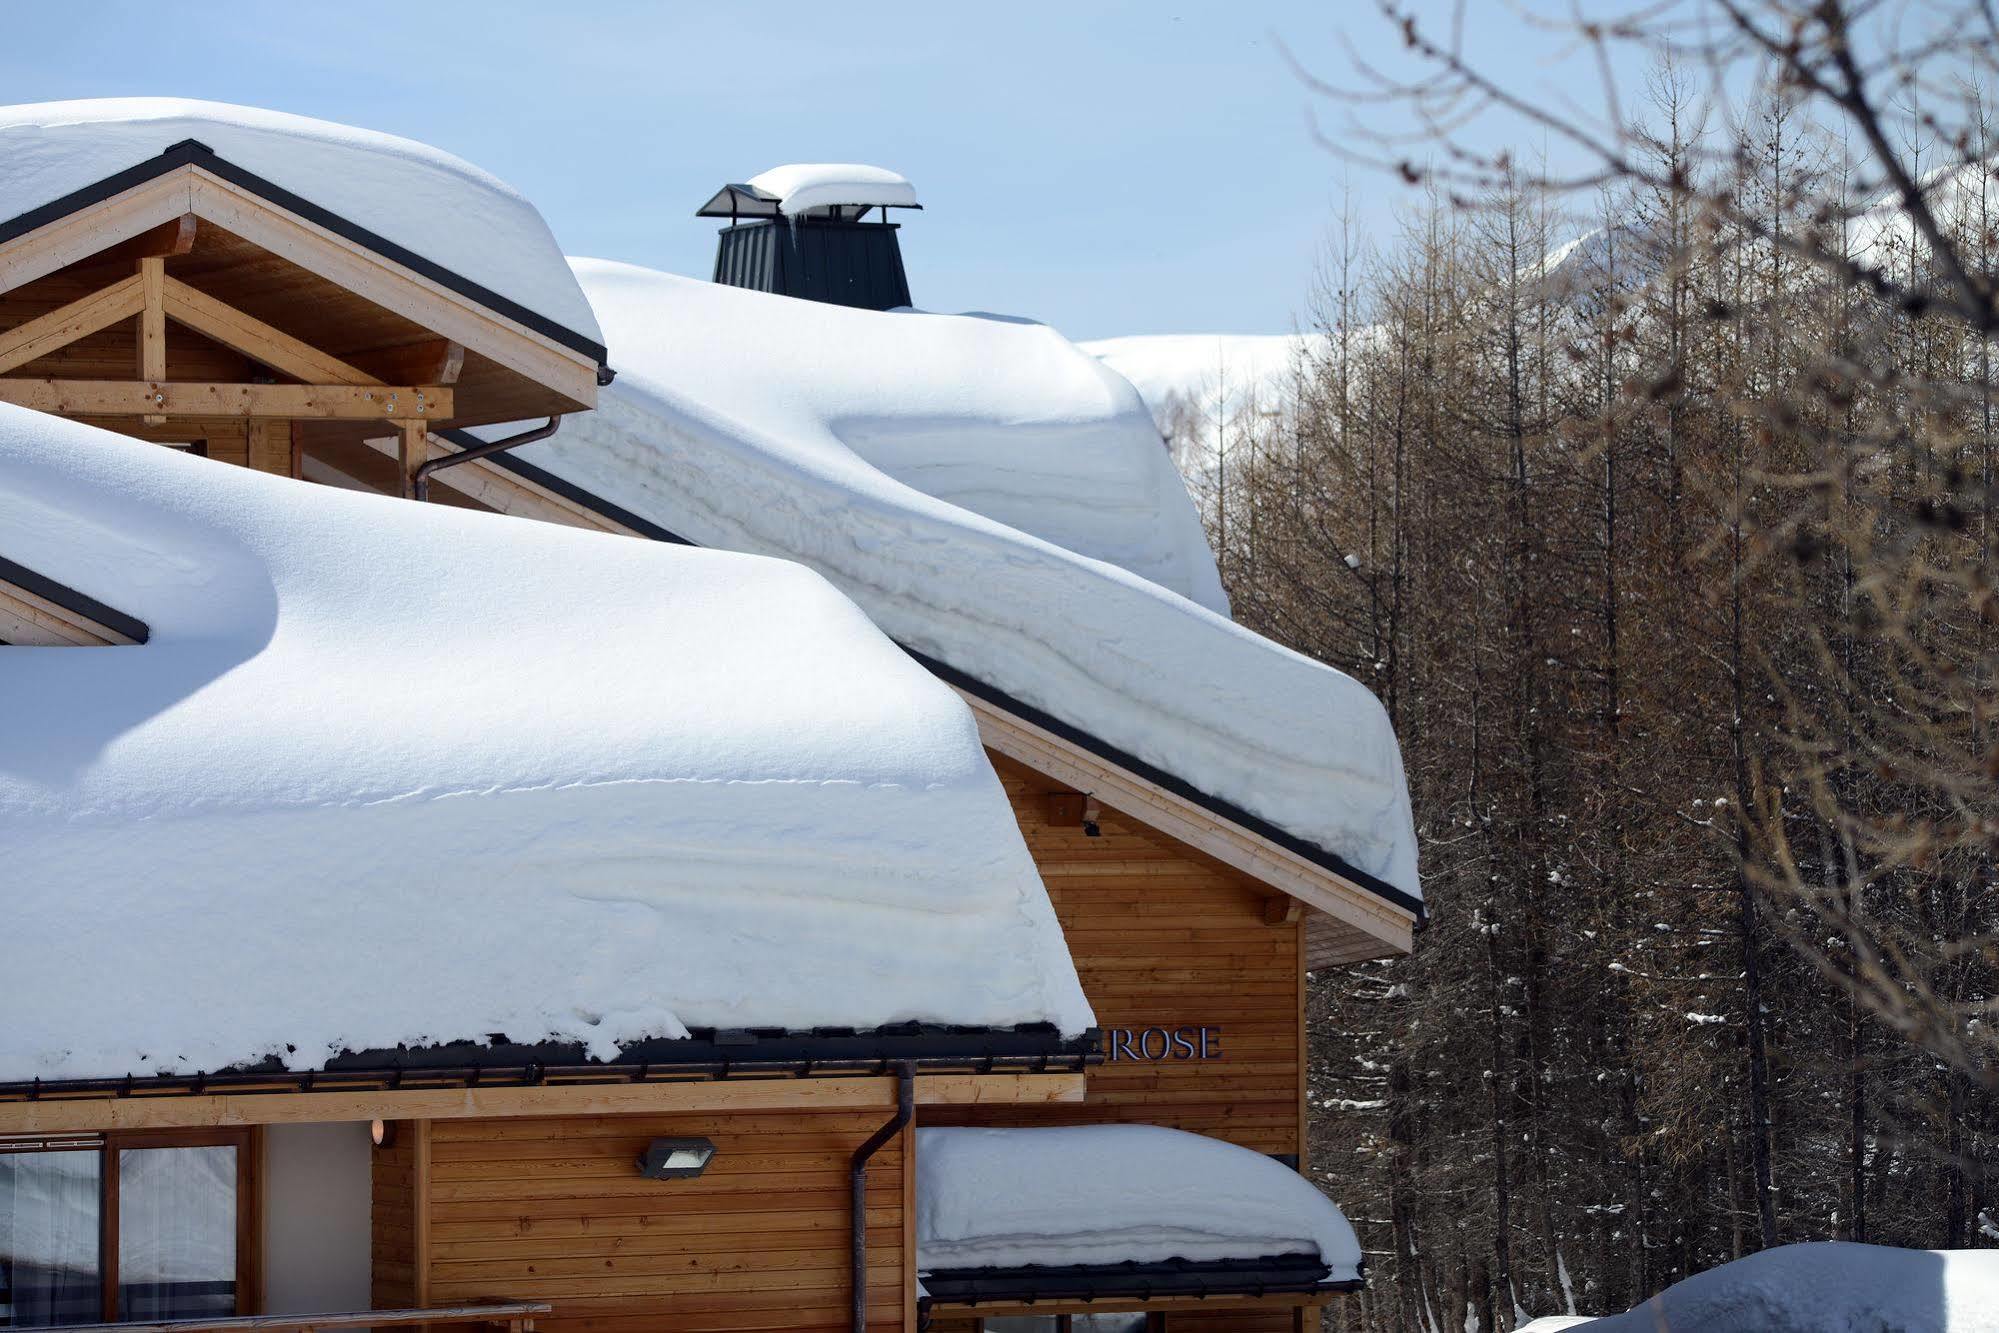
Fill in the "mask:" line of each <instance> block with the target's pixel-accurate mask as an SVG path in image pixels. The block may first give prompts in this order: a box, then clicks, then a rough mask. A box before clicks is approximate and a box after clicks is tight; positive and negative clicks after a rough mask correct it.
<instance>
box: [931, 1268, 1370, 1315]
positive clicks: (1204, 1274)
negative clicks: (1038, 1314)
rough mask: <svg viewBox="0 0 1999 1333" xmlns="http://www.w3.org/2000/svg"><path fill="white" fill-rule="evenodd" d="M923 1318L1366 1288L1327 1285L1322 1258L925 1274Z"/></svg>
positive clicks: (1324, 1294)
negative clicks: (999, 1308) (1010, 1309)
mask: <svg viewBox="0 0 1999 1333" xmlns="http://www.w3.org/2000/svg"><path fill="white" fill-rule="evenodd" d="M921 1271H922V1278H923V1287H924V1290H925V1291H927V1292H928V1293H929V1295H928V1297H926V1298H925V1299H924V1301H923V1302H922V1303H921V1304H922V1307H923V1308H924V1309H925V1310H926V1311H939V1312H942V1311H951V1312H967V1313H969V1312H972V1311H977V1312H979V1313H982V1314H987V1315H990V1314H992V1313H994V1309H993V1307H996V1306H1003V1307H1014V1306H1019V1307H1024V1308H1028V1309H1031V1310H1037V1311H1038V1310H1042V1309H1045V1308H1046V1307H1047V1306H1049V1305H1069V1304H1075V1305H1083V1306H1089V1305H1094V1306H1097V1307H1099V1308H1102V1307H1105V1306H1115V1305H1121V1304H1135V1305H1147V1304H1151V1303H1153V1302H1162V1301H1165V1302H1171V1301H1175V1300H1184V1299H1193V1300H1198V1301H1208V1300H1215V1299H1217V1298H1224V1297H1231V1296H1237V1297H1251V1298H1255V1299H1262V1298H1265V1297H1270V1296H1280V1295H1289V1296H1313V1297H1323V1298H1330V1297H1332V1296H1333V1295H1334V1294H1336V1293H1338V1292H1342V1291H1358V1290H1360V1289H1361V1288H1362V1287H1363V1286H1365V1285H1366V1284H1365V1283H1364V1282H1362V1281H1358V1280H1356V1281H1352V1282H1327V1281H1326V1278H1327V1276H1328V1275H1329V1274H1330V1273H1331V1271H1332V1270H1331V1269H1330V1268H1329V1267H1327V1265H1326V1264H1325V1263H1324V1262H1323V1261H1322V1260H1321V1259H1320V1258H1319V1256H1318V1255H1317V1254H1272V1255H1264V1256H1262V1257H1259V1258H1245V1259H1213V1260H1205V1261H1194V1260H1188V1259H1170V1260H1165V1261H1163V1262H1157V1263H1123V1264H1090V1265H1077V1266H1065V1267H1054V1266H1043V1265H1038V1264H1033V1265H1027V1266H1024V1267H1020V1268H948V1269H923V1270H921Z"/></svg>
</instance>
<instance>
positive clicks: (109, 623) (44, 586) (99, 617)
mask: <svg viewBox="0 0 1999 1333" xmlns="http://www.w3.org/2000/svg"><path fill="white" fill-rule="evenodd" d="M0 583H11V584H13V585H14V586H15V587H17V588H20V589H22V590H23V591H25V592H31V593H33V594H34V595H35V596H37V597H39V598H41V599H42V600H43V601H45V602H54V603H55V604H56V605H57V606H59V607H61V608H62V609H63V610H65V611H74V612H75V613H76V614H77V615H80V616H82V617H84V618H85V619H87V620H94V621H96V622H97V623H98V624H100V625H102V626H104V627H105V628H106V629H113V630H117V631H118V632H119V633H120V634H122V635H124V636H125V637H126V638H128V639H130V640H131V641H132V642H134V643H144V642H145V641H146V640H147V639H149V638H151V637H152V634H153V632H152V630H151V629H149V628H148V627H147V625H146V622H145V621H143V620H137V619H134V618H133V617H131V616H128V615H126V614H125V613H124V612H123V611H120V610H118V609H117V608H116V607H110V606H106V605H105V604H104V603H102V602H100V601H98V600H97V599H96V598H95V597H91V596H89V595H88V594H86V593H80V592H78V591H77V590H76V589H74V588H72V587H70V586H68V585H67V584H62V583H57V582H56V581H55V580H54V579H51V578H45V577H44V576H42V575H40V574H37V573H36V572H35V571H34V570H32V569H29V568H28V567H27V566H26V565H17V564H15V563H14V562H13V561H12V560H9V559H7V558H6V557H5V556H0Z"/></svg>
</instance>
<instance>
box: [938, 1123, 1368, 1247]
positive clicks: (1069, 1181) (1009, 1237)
mask: <svg viewBox="0 0 1999 1333" xmlns="http://www.w3.org/2000/svg"><path fill="white" fill-rule="evenodd" d="M916 1138H917V1143H916V1163H917V1168H916V1248H917V1266H918V1268H919V1269H920V1270H922V1271H926V1272H928V1271H933V1270H936V1269H940V1268H1019V1267H1023V1266H1025V1265H1028V1264H1050V1265H1070V1264H1075V1265H1084V1264H1117V1263H1126V1262H1131V1263H1160V1262H1164V1261H1165V1260H1168V1259H1192V1260H1206V1259H1261V1258H1266V1257H1269V1256H1272V1255H1279V1254H1311V1253H1316V1254H1317V1255H1318V1256H1319V1258H1320V1260H1321V1261H1323V1262H1324V1263H1325V1264H1326V1265H1327V1266H1328V1267H1329V1268H1331V1269H1332V1273H1331V1274H1330V1275H1329V1277H1328V1278H1327V1281H1329V1282H1351V1281H1353V1280H1354V1279H1355V1278H1357V1277H1358V1276H1359V1275H1360V1257H1361V1256H1360V1242H1359V1241H1358V1240H1356V1239H1355V1237H1354V1231H1353V1228H1352V1227H1351V1226H1349V1225H1348V1224H1347V1219H1346V1217H1345V1215H1343V1214H1342V1213H1341V1212H1340V1210H1339V1208H1338V1207H1337V1206H1336V1205H1335V1204H1334V1203H1333V1201H1332V1200H1330V1199H1328V1198H1327V1197H1326V1196H1325V1195H1323V1194H1321V1193H1319V1191H1318V1190H1317V1189H1315V1188H1314V1187H1313V1186H1312V1183H1311V1182H1310V1181H1308V1180H1306V1179H1305V1178H1304V1177H1303V1176H1301V1175H1299V1174H1298V1173H1297V1172H1296V1171H1293V1170H1292V1169H1291V1168H1290V1167H1288V1166H1285V1165H1284V1164H1283V1163H1282V1162H1279V1161H1277V1160H1275V1159H1274V1158H1270V1157H1266V1156H1264V1155H1263V1154H1262V1153H1259V1152H1253V1151H1251V1150H1250V1149H1248V1148H1242V1147H1238V1146H1236V1145H1235V1144H1233V1143H1224V1142H1222V1141H1221V1140H1220V1139H1210V1138H1205V1137H1203V1136H1202V1135H1199V1134H1189V1133H1187V1132H1185V1131H1184V1130H1178V1129H1163V1128H1161V1127H1159V1126H1157V1125H1086V1126H1079V1127H1075V1128H1061V1129H919V1130H917V1131H916Z"/></svg>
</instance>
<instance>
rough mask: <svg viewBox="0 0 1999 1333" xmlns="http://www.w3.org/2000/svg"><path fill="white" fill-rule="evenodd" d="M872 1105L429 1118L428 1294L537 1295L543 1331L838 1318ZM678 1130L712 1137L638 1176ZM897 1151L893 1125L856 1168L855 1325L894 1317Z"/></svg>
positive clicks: (899, 1231) (747, 1325) (900, 1271)
mask: <svg viewBox="0 0 1999 1333" xmlns="http://www.w3.org/2000/svg"><path fill="white" fill-rule="evenodd" d="M888 1114H889V1112H888V1111H887V1110H886V1109H884V1110H882V1111H880V1112H875V1111H869V1112H864V1113H847V1112H838V1113H835V1112H782V1113H778V1112H770V1113H755V1114H738V1115H734V1116H730V1117H727V1118H721V1117H716V1116H712V1115H710V1116H671V1117H660V1116H608V1117H596V1118H563V1119H532V1120H527V1119H520V1120H513V1119H508V1120H457V1121H436V1122H433V1123H432V1125H431V1142H430V1154H431V1186H430V1197H429V1211H428V1221H429V1257H428V1261H427V1263H426V1264H425V1266H424V1271H425V1274H426V1275H427V1278H428V1283H427V1286H428V1292H427V1298H428V1301H429V1303H431V1304H442V1305H450V1304H456V1303H461V1302H473V1301H478V1300H488V1299H499V1300H516V1299H517V1300H546V1301H550V1302H552V1303H553V1304H554V1305H555V1314H554V1316H553V1317H551V1318H548V1319H545V1320H541V1321H538V1323H539V1326H540V1327H542V1328H544V1329H551V1330H558V1331H560V1330H583V1329H588V1330H590V1331H591V1333H625V1331H627V1330H628V1331H629V1333H638V1330H641V1329H660V1328H673V1329H681V1330H688V1331H689V1333H721V1331H722V1330H746V1329H785V1330H793V1331H795V1333H834V1331H835V1330H844V1329H846V1328H847V1326H848V1322H849V1317H850V1312H849V1299H850V1298H849V1295H848V1245H847V1229H848V1225H849V1224H848V1207H849V1195H848V1183H847V1168H848V1162H849V1160H850V1158H851V1156H852V1154H853V1151H854V1149H855V1148H856V1147H858V1146H859V1145H860V1143H861V1142H862V1140H864V1139H866V1138H867V1137H868V1135H870V1134H871V1133H873V1132H874V1131H875V1130H876V1129H878V1128H879V1127H880V1126H881V1124H882V1122H883V1121H884V1120H885V1119H887V1118H888ZM681 1135H701V1136H705V1137H708V1138H711V1139H713V1140H714V1141H715V1143H716V1148H717V1151H716V1155H715V1159H714V1161H713V1163H712V1164H711V1165H710V1166H709V1168H708V1170H707V1172H706V1173H705V1174H704V1175H702V1176H700V1177H698V1178H696V1179H691V1180H674V1181H656V1180H647V1179H645V1178H644V1177H642V1176H640V1175H639V1174H638V1171H637V1168H636V1166H635V1163H636V1161H637V1159H638V1157H639V1154H640V1153H641V1151H642V1150H643V1149H644V1148H645V1145H646V1144H647V1142H648V1141H650V1140H652V1139H654V1138H660V1137H672V1136H681ZM904 1137H905V1140H906V1138H907V1136H904ZM903 1167H904V1158H903V1145H902V1142H900V1141H899V1142H897V1143H891V1144H890V1145H889V1146H888V1147H886V1148H884V1149H883V1150H882V1151H881V1152H880V1153H879V1154H878V1155H877V1156H876V1157H875V1159H874V1162H873V1164H872V1165H871V1166H870V1168H869V1171H868V1251H869V1273H870V1278H869V1296H870V1299H869V1315H868V1326H869V1328H870V1329H881V1330H890V1329H905V1328H906V1327H908V1325H907V1324H906V1323H905V1311H906V1309H908V1308H910V1302H911V1301H912V1300H913V1294H914V1293H913V1288H910V1289H907V1290H906V1289H905V1278H906V1276H908V1275H906V1274H905V1272H904V1267H903V1258H902V1256H903V1252H904V1228H905V1226H906V1225H907V1223H908V1219H909V1216H910V1213H909V1209H908V1207H907V1206H906V1205H907V1198H906V1195H905V1189H904V1187H905V1183H906V1179H905V1175H904V1170H903ZM382 1170H383V1168H381V1167H378V1168H377V1175H376V1180H377V1184H378V1188H379V1187H380V1183H381V1181H382V1178H383V1177H382ZM377 1209H378V1214H377V1216H378V1225H379V1217H380V1212H379V1210H380V1200H379V1197H378V1202H377ZM378 1234H379V1233H378ZM379 1258H380V1256H379V1255H378V1260H379ZM380 1294H381V1293H380V1288H379V1287H378V1297H379V1295H380Z"/></svg>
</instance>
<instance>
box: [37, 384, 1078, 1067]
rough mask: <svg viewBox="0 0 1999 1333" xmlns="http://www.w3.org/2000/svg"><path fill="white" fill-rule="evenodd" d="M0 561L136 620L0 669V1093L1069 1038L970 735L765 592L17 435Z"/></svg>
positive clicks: (681, 553) (435, 511) (498, 528)
mask: <svg viewBox="0 0 1999 1333" xmlns="http://www.w3.org/2000/svg"><path fill="white" fill-rule="evenodd" d="M0 555H4V556H6V557H7V558H9V559H11V560H14V561H17V562H19V563H21V564H24V565H26V566H28V567H29V568H31V569H34V570H36V571H38V572H40V573H41V574H43V575H44V576H46V577H48V578H51V579H54V580H57V581H58V582H61V583H65V584H67V585H69V586H71V587H73V588H76V589H77V590H79V591H81V592H84V593H86V594H88V595H90V596H92V597H95V598H97V599H99V600H100V601H103V602H105V603H108V604H109V605H111V606H114V607H116V608H118V609H119V610H121V611H124V612H126V613H127V614H129V615H133V616H136V617H138V618H139V619H141V620H143V621H145V622H146V623H147V624H148V625H149V626H150V627H151V629H152V638H151V641H150V642H149V643H147V644H146V645H144V646H142V647H120V648H91V649H80V648H22V647H14V648H0V701H4V704H0V707H4V714H5V716H4V725H0V737H4V740H0V848H4V849H5V862H6V870H5V874H4V875H3V876H0V915H4V918H5V920H6V928H5V929H4V930H0V976H4V977H5V978H6V979H7V981H6V985H7V992H8V995H9V1001H8V1006H7V1021H6V1022H5V1023H4V1024H0V1078H5V1079H26V1078H31V1077H35V1076H40V1077H43V1078H71V1077H84V1076H115V1075H122V1074H125V1073H128V1072H129V1073H136V1074H144V1073H148V1072H151V1071H157V1070H183V1071H192V1070H197V1069H215V1068H218V1067H220V1066H224V1065H229V1064H233V1063H237V1062H241V1061H246V1060H254V1059H257V1058H258V1057H261V1056H264V1055H268V1054H278V1055H280V1056H281V1057H283V1058H284V1060H285V1062H286V1063H287V1064H288V1065H290V1066H292V1067H294V1068H311V1067H315V1066H318V1065H320V1064H321V1063H323V1062H324V1061H325V1060H326V1059H327V1057H328V1056H330V1055H332V1054H334V1053H336V1052H339V1051H340V1050H342V1049H343V1048H350V1049H355V1050H361V1049H367V1048H373V1047H389V1046H394V1045H396V1044H398V1043H410V1044H418V1043H425V1042H435V1041H446V1040H454V1039H467V1038H472V1039H479V1038H484V1037H486V1036H487V1035H489V1034H494V1033H504V1034H506V1036H507V1037H509V1038H510V1039H512V1040H515V1041H526V1042H531V1041H537V1040H541V1039H544V1038H555V1039H571V1040H578V1041H583V1042H585V1043H587V1044H588V1045H589V1047H590V1049H591V1050H592V1052H593V1053H595V1054H598V1055H609V1054H610V1053H612V1051H613V1050H614V1049H615V1048H616V1046H617V1045H618V1044H619V1043H622V1042H627V1041H631V1040H634V1039H639V1038H645V1037H654V1036H678V1035H682V1034H683V1033H684V1032H685V1029H686V1027H689V1026H721V1027H742V1026H763V1025H769V1026H780V1027H809V1026H813V1025H818V1024H825V1025H853V1026H861V1027H866V1026H872V1025H876V1024H881V1023H886V1022H894V1021H903V1020H911V1019H922V1020H929V1021H935V1022H942V1023H964V1024H1013V1023H1019V1022H1035V1021H1042V1020H1047V1021H1052V1022H1054V1023H1056V1024H1058V1025H1059V1026H1060V1027H1061V1028H1062V1030H1063V1031H1065V1032H1070V1033H1075V1032H1079V1031H1081V1030H1082V1029H1084V1028H1086V1027H1087V1026H1089V1023H1090V1013H1089V1009H1088V1006H1087V1004H1086V1003H1085V1001H1084V999H1083V996H1082V992H1081V989H1080V987H1079V986H1078V984H1077V982H1076V977H1075V972H1074V969H1073V967H1072V965H1071V964H1070V962H1069V958H1068V953H1067V950H1066V947H1065V946H1064V943H1063V941H1062V937H1061V933H1060V930H1059V928H1058V926H1057V924H1056V921H1055V918H1054V914H1053V912H1052V910H1051V909H1050V907H1049V904H1048V900H1047V897H1046V894H1045V891H1044V889H1043V888H1042V885H1041V882H1040V879H1039V878H1038V876H1037V875H1036V872H1035V868H1034V864H1033V862H1032V860H1031V859H1030V858H1029V856H1028V852H1027V849H1026V847H1025V845H1024V844H1023V843H1022V841H1021V837H1020V833H1019V831H1018V829H1017V827H1016V825H1015V823H1014V819H1013V813H1012V810H1011V808H1010V807H1009V806H1008V804H1007V801H1006V798H1005V794H1004V792H1003V791H1002V789H1001V788H1000V785H999V782H998V779H997V778H996V777H995V775H994V774H993V771H992V769H991V767H990V765H989V764H988V763H987V762H986V760H985V757H984V754H983V752H982V750H981V749H980V745H979V740H978V735H977V731H976V728H975V727H974V725H973V723H972V720H971V718H970V716H969V714H968V713H967V711H966V710H965V708H964V707H963V705H962V704H961V703H960V701H959V700H958V699H957V698H956V697H955V696H954V695H953V694H952V693H951V692H950V691H949V690H948V689H946V688H945V687H944V686H943V685H941V684H939V683H938V682H937V681H936V680H935V679H933V678H932V677H930V676H929V675H928V674H927V673H925V672H924V671H923V670H922V669H921V668H919V667H917V666H916V665H915V664H914V663H912V662H910V661H909V659H908V658H907V657H906V656H904V655H903V654H902V653H900V652H898V651H897V650H896V648H895V646H894V645H893V644H891V643H890V642H889V641H888V640H887V639H886V638H884V637H883V636H882V634H881V633H880V631H879V630H877V629H876V628H875V627H874V626H873V625H872V624H871V623H869V621H868V619H867V617H866V616H865V615H863V614H862V613H861V612H860V611H859V610H858V609H857V608H856V607H854V606H853V605H852V604H851V603H850V602H848V601H847V600H846V599H845V598H843V597H841V596H839V595H838V594H837V593H836V592H835V591H834V590H833V589H832V588H831V587H829V586H828V585H827V583H826V581H825V580H824V579H822V578H820V577H819V576H818V575H816V574H813V573H811V572H810V571H808V570H805V569H803V568H800V567H799V566H796V565H792V564H787V563H784V562H780V561H775V560H765V559H756V558H750V557H746V556H741V555H734V554H729V553H725V552H719V551H692V550H687V549H684V548H679V547H674V546H670V545H666V544H663V543H652V542H637V541H632V540H630V539H629V538H617V537H611V536H607V535H603V534H590V533H586V532H581V531H577V530H572V529H566V528H561V527H556V526H553V525H548V524H539V523H522V522H519V521H518V520H514V519H508V518H504V517H501V516H498V515H492V514H479V513H472V512H468V511H462V510H456V509H449V508H445V507H441V506H425V505H415V504H410V503H407V502H404V501H400V500H392V499H387V498H382V497H375V496H364V495H357V494H352V493H348V492H343V491H337V490H333V489H331V488H325V487H308V486H303V485H299V484H296V483H294V482H291V481H288V480H284V479H280V478H273V477H268V476H263V475H260V474H258V473H254V472H251V471H248V470H247V469H242V468H233V467H229V466H226V465H223V464H217V463H210V462H207V461H205V460H202V459H195V458H188V457H184V456H181V455H179V454H176V453H174V452H172V451H169V450H166V449H161V448H158V447H156V446H151V445H146V444H141V443H137V442H135V441H132V440H129V439H126V438H124V437H122V436H117V435H112V434H109V433H106V432H103V431H99V430H95V429H92V428H90V427H88V426H83V425H79V424H76V423H73V422H67V421H62V420H58V419H56V418H53V417H48V416H43V415H40V414H37V413H33V412H28V411H24V410H20V409H16V408H10V407H0ZM86 960H87V962H88V966H84V965H82V964H83V963H84V962H85V961H86ZM106 977H116V978H118V984H117V985H115V986H107V985H105V984H104V979H105V978H106Z"/></svg>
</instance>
